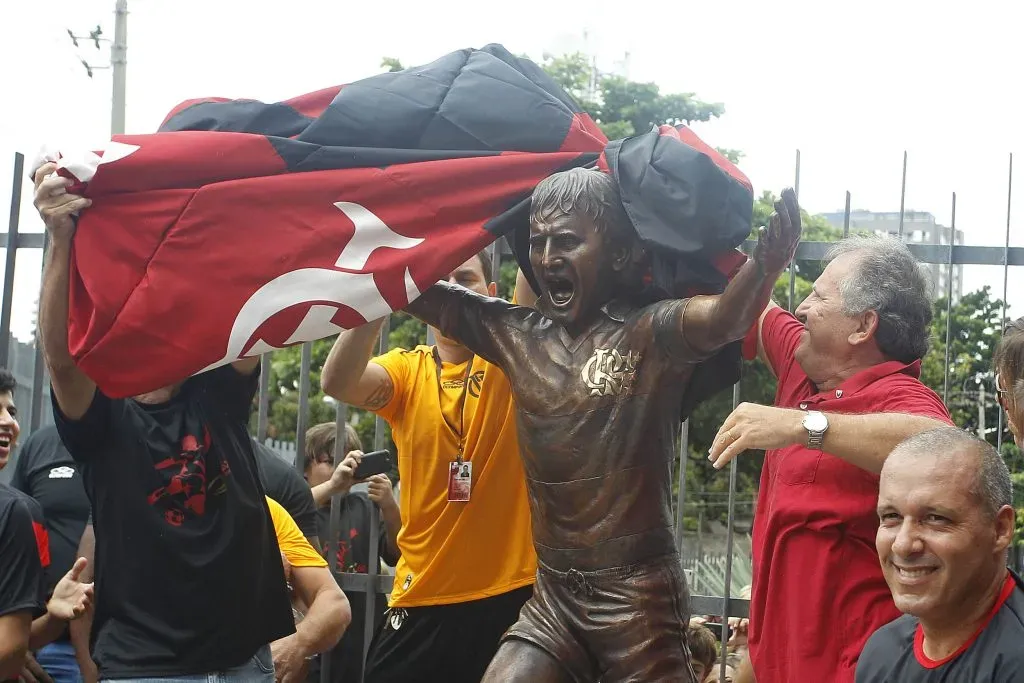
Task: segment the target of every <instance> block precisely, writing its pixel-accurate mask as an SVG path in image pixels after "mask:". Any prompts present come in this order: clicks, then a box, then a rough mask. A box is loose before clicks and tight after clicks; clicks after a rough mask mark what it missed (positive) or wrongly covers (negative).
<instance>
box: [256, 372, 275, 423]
mask: <svg viewBox="0 0 1024 683" xmlns="http://www.w3.org/2000/svg"><path fill="white" fill-rule="evenodd" d="M271 358H272V354H269V353H265V354H263V357H262V358H260V398H259V403H258V406H259V407H258V412H257V414H256V440H257V441H259V442H260V443H263V442H264V441H266V440H267V425H268V423H269V421H270V360H271Z"/></svg>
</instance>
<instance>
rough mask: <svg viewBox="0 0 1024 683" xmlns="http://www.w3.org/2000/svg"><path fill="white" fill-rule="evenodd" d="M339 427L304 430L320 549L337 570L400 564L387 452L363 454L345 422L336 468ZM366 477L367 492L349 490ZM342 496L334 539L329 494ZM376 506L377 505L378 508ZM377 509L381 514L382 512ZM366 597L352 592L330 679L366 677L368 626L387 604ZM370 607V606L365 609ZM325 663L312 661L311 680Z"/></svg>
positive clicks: (378, 598)
mask: <svg viewBox="0 0 1024 683" xmlns="http://www.w3.org/2000/svg"><path fill="white" fill-rule="evenodd" d="M337 433H338V426H337V424H336V423H334V422H324V423H323V424H318V425H316V426H315V427H312V428H310V429H309V431H307V432H306V449H305V452H304V453H303V454H302V455H301V457H302V459H303V462H302V471H303V472H304V473H305V476H306V481H307V482H308V483H309V486H310V488H311V489H312V491H313V499H314V500H315V501H316V505H317V527H318V532H319V536H320V539H321V542H322V544H323V546H322V551H321V552H322V553H323V554H324V555H325V556H327V553H329V552H334V553H335V554H336V557H337V559H338V571H339V572H348V573H353V572H354V573H357V574H365V573H367V570H368V568H369V565H370V563H371V562H374V563H376V562H379V561H380V560H383V561H384V562H385V563H386V564H387V565H388V566H391V567H394V566H395V564H397V562H398V540H397V539H398V532H399V530H400V529H401V528H402V517H401V513H400V512H399V510H398V502H397V501H396V500H395V497H394V494H393V492H392V489H391V480H390V479H388V477H387V475H386V474H384V472H385V471H390V470H391V465H390V460H389V459H388V457H387V451H378V453H379V454H380V455H379V457H378V456H375V454H373V453H367V454H366V455H365V456H364V455H363V452H362V449H363V446H362V444H361V443H360V441H359V435H357V434H356V430H355V429H354V428H353V427H352V425H349V424H346V425H345V443H344V444H343V449H342V451H341V452H342V453H344V454H345V456H344V458H343V459H342V460H341V462H339V463H338V464H337V466H335V464H334V462H335V458H334V453H335V447H334V442H335V440H336V439H337ZM360 480H366V485H367V492H366V493H363V492H361V491H360V492H357V493H350V489H351V488H352V485H353V484H355V483H357V482H358V481H360ZM336 495H337V496H342V498H341V501H340V502H341V505H340V508H341V509H340V510H339V515H338V537H337V538H331V536H330V527H331V497H332V496H336ZM375 507H376V509H375ZM378 510H379V512H378ZM372 515H379V519H380V525H379V528H380V533H379V536H378V539H377V556H375V557H371V556H370V542H371V536H370V524H371V520H372ZM373 598H374V599H373V600H372V601H371V600H367V594H366V593H362V592H358V591H352V592H351V594H350V595H349V603H350V604H351V606H352V625H351V627H350V628H349V629H348V631H346V632H345V635H344V636H343V637H342V639H341V641H340V642H339V643H338V644H337V645H336V646H335V647H334V649H333V650H332V651H331V653H330V658H331V680H334V681H361V680H363V652H364V649H365V648H364V647H363V645H364V636H363V634H364V624H365V623H366V618H367V614H369V613H370V612H371V610H372V613H373V615H374V620H375V623H378V624H379V623H380V622H381V621H382V620H383V618H384V610H385V609H386V607H387V605H386V603H385V601H384V599H383V596H381V595H374V596H373ZM367 605H370V607H369V608H367ZM320 669H321V662H320V657H317V658H316V659H315V660H314V661H312V662H311V663H310V667H309V676H307V678H306V680H307V681H309V683H319V681H320Z"/></svg>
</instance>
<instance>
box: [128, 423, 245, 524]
mask: <svg viewBox="0 0 1024 683" xmlns="http://www.w3.org/2000/svg"><path fill="white" fill-rule="evenodd" d="M209 450H210V430H209V428H207V427H206V426H205V425H203V428H202V440H201V441H200V439H198V438H196V437H195V436H193V435H192V434H186V435H185V436H184V437H182V439H181V453H180V454H179V455H178V456H177V457H171V458H167V459H166V460H162V461H160V462H158V463H156V465H154V467H155V468H156V470H157V471H159V472H164V473H170V475H171V476H170V480H169V481H168V482H167V484H166V485H164V486H160V487H159V488H157V489H156V490H155V491H153V492H152V493H150V494H149V496H148V498H147V500H148V501H149V504H150V505H157V506H159V507H161V508H163V510H164V519H165V520H167V523H168V524H171V525H173V526H181V525H182V523H183V522H184V521H185V519H186V518H188V517H202V516H203V514H204V513H205V512H206V496H207V495H211V496H218V495H223V494H224V492H225V491H226V490H227V483H226V479H227V478H228V477H229V476H230V475H231V468H230V467H229V466H228V463H227V461H226V460H222V461H221V462H220V467H219V468H217V469H219V470H220V472H219V473H217V476H215V477H214V479H213V480H212V481H211V482H209V485H207V471H206V468H207V462H206V454H207V452H208V451H209Z"/></svg>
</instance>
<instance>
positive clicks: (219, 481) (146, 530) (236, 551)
mask: <svg viewBox="0 0 1024 683" xmlns="http://www.w3.org/2000/svg"><path fill="white" fill-rule="evenodd" d="M55 169H56V166H55V165H54V164H46V165H45V166H43V167H42V168H40V169H39V170H38V171H36V173H35V184H36V196H35V204H36V207H37V209H38V210H39V212H40V215H41V216H42V218H43V221H44V223H45V224H46V229H47V232H48V233H49V235H50V239H51V241H50V248H49V250H48V253H47V258H46V264H45V267H44V272H43V287H42V295H41V297H40V328H41V332H42V341H43V352H44V356H45V359H46V364H47V368H48V369H49V372H50V377H51V383H52V384H51V394H52V399H53V411H54V419H55V421H56V424H57V429H58V431H59V432H60V435H61V440H62V441H63V442H64V445H65V446H66V447H67V449H68V452H69V453H70V454H71V456H72V457H73V458H74V459H75V461H76V462H77V463H78V464H79V467H80V468H81V471H82V477H83V480H84V482H85V488H86V492H87V493H88V495H89V498H90V500H91V501H92V511H93V522H94V526H95V534H96V551H95V554H96V566H95V575H96V577H97V579H98V583H97V587H96V590H97V598H98V600H97V605H96V612H95V617H94V622H93V629H92V652H93V657H94V659H95V661H96V664H97V665H98V667H99V674H100V677H101V678H104V679H113V678H156V679H159V678H180V677H182V676H192V675H204V674H217V675H221V676H224V677H225V678H226V679H227V680H229V681H235V680H238V681H241V680H246V681H267V682H268V683H269V682H271V681H273V680H274V665H273V661H272V659H271V654H270V646H269V643H271V642H272V641H275V640H278V639H281V638H284V637H286V636H289V635H291V634H292V633H294V630H295V628H294V623H293V620H292V611H291V605H290V602H289V599H288V595H287V592H286V587H285V577H284V568H283V565H282V561H281V556H280V552H279V550H278V546H277V541H276V539H275V537H274V530H273V527H272V523H271V519H270V514H269V511H268V508H267V503H266V499H265V497H264V489H263V487H262V486H261V484H260V482H259V476H258V472H257V467H256V463H255V456H254V455H253V446H252V439H251V437H250V436H249V433H248V430H247V422H248V416H249V411H250V408H251V405H252V399H253V396H254V395H255V392H256V388H257V383H258V367H259V358H258V357H257V358H248V359H245V360H242V361H237V362H236V363H234V364H233V365H230V366H224V367H220V368H218V369H216V370H213V371H210V372H207V373H203V374H201V375H198V376H195V377H191V378H189V379H188V380H186V381H184V382H181V383H178V384H175V385H172V386H169V387H165V388H162V389H159V390H156V391H154V392H151V393H149V394H146V395H142V396H137V397H135V398H133V399H111V398H109V397H107V396H105V395H104V394H103V393H102V392H101V391H99V389H98V388H97V387H96V385H95V384H94V383H93V381H92V380H91V379H90V378H89V377H88V376H86V375H85V374H84V373H83V372H82V371H81V370H80V369H79V368H78V367H77V366H76V365H75V363H74V360H73V358H72V356H71V354H70V352H69V350H68V330H67V319H68V291H69V286H70V282H69V280H70V278H69V265H70V255H71V242H72V236H73V234H74V231H75V222H74V220H73V215H75V214H77V212H78V211H80V210H82V209H85V208H86V207H88V206H89V204H90V201H89V200H87V199H84V198H82V197H78V196H75V195H72V194H68V193H67V185H68V182H67V181H66V180H65V179H62V178H60V177H58V176H56V175H53V176H51V177H49V178H47V176H48V175H50V174H51V173H53V171H54V170H55Z"/></svg>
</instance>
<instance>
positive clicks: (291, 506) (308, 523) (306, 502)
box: [252, 439, 320, 548]
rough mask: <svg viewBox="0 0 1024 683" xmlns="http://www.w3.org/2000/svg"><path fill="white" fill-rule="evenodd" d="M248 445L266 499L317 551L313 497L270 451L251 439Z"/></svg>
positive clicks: (286, 464)
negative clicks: (273, 502)
mask: <svg viewBox="0 0 1024 683" xmlns="http://www.w3.org/2000/svg"><path fill="white" fill-rule="evenodd" d="M252 443H253V449H254V450H255V452H256V467H257V468H259V474H260V481H262V482H263V488H264V489H266V491H267V495H268V496H270V497H271V498H273V499H274V500H276V501H277V502H278V503H280V505H281V507H283V508H284V509H285V510H287V511H288V514H289V515H291V518H292V519H294V520H295V524H297V525H298V527H299V529H300V530H301V531H302V535H303V536H305V537H306V540H308V541H309V544H310V545H311V546H313V547H314V548H319V547H320V540H319V538H318V533H317V517H316V504H315V503H314V502H313V494H312V493H310V491H309V486H308V485H307V484H306V480H305V479H304V478H303V476H302V475H301V474H299V472H298V470H296V469H295V468H294V467H292V466H291V465H289V464H288V463H287V462H285V460H284V458H282V457H280V456H279V455H278V454H277V453H275V452H274V451H273V449H271V448H269V447H268V446H264V445H263V444H261V443H260V442H259V441H256V440H255V439H253V442H252Z"/></svg>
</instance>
